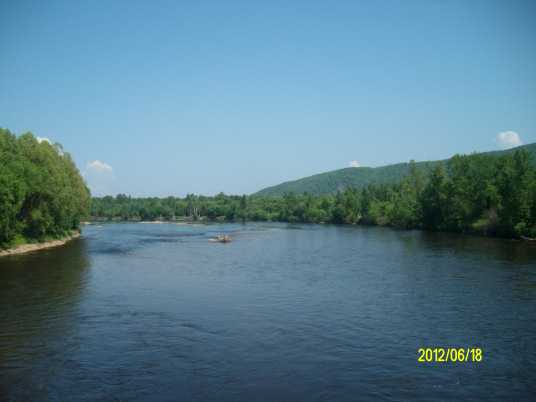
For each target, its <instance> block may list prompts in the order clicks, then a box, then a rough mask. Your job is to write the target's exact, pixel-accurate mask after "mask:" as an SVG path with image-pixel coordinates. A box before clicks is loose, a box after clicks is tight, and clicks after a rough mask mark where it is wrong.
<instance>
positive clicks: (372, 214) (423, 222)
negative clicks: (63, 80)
mask: <svg viewBox="0 0 536 402" xmlns="http://www.w3.org/2000/svg"><path fill="white" fill-rule="evenodd" d="M532 156H533V155H532V154H531V153H530V152H527V151H526V150H523V149H521V150H516V151H515V153H514V154H513V155H512V154H502V155H501V156H500V157H496V156H493V155H486V154H479V153H474V154H471V155H456V156H454V157H452V158H451V159H449V160H448V161H446V162H439V163H434V164H428V165H427V167H426V168H424V169H423V168H422V167H421V165H419V164H417V163H415V162H414V161H411V162H410V163H409V170H408V172H409V173H407V174H405V175H404V176H403V178H402V180H400V181H397V182H395V183H394V184H390V183H384V184H380V185H378V184H374V183H372V184H370V185H368V186H367V187H365V188H363V189H357V188H355V187H349V188H347V189H346V190H345V191H344V192H339V193H338V194H337V195H336V196H332V195H330V194H324V195H313V194H310V193H307V192H304V193H303V194H297V193H296V192H295V191H293V190H290V191H288V192H287V193H285V194H284V196H282V197H281V196H266V197H259V196H255V195H251V196H247V195H242V196H238V195H232V196H229V195H225V194H224V193H220V194H218V195H216V196H215V197H205V196H197V195H194V194H188V195H187V196H186V197H185V198H176V197H172V196H170V197H167V198H163V199H162V198H131V197H127V196H126V195H123V194H120V195H117V196H116V197H115V198H114V197H111V196H107V197H101V198H93V203H92V207H91V218H93V219H107V220H108V219H109V220H156V219H159V220H166V219H192V220H203V219H207V220H230V221H235V220H251V221H284V222H311V223H315V222H331V223H351V224H367V225H384V226H392V227H396V228H421V229H429V230H444V231H454V232H466V233H479V234H486V235H493V236H501V237H509V238H520V237H522V238H532V237H535V236H536V169H535V167H534V164H533V163H532Z"/></svg>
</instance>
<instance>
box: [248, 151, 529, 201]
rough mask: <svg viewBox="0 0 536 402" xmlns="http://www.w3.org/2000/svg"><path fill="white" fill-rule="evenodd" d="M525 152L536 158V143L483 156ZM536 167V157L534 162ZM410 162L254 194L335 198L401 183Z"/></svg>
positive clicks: (311, 178)
mask: <svg viewBox="0 0 536 402" xmlns="http://www.w3.org/2000/svg"><path fill="white" fill-rule="evenodd" d="M521 150H525V151H528V152H529V153H531V154H533V155H536V143H532V144H527V145H522V146H519V147H516V148H510V149H506V150H503V151H491V152H485V153H484V155H487V156H494V157H496V158H500V157H501V156H503V155H507V154H511V155H513V154H514V153H515V152H516V151H521ZM441 162H443V164H445V165H446V164H447V163H448V160H443V161H434V162H416V163H417V165H418V166H419V167H420V168H421V169H426V168H427V165H428V164H431V165H435V164H437V163H441ZM532 162H533V165H534V166H536V158H535V159H534V160H533V161H532ZM409 168H410V165H409V163H398V164H395V165H387V166H380V167H376V168H371V167H358V168H356V167H350V168H344V169H338V170H334V171H331V172H326V173H320V174H316V175H314V176H309V177H304V178H303V179H299V180H293V181H288V182H285V183H281V184H278V185H275V186H271V187H267V188H264V189H262V190H260V191H258V192H256V193H255V195H256V196H259V197H267V196H280V197H282V196H284V195H285V193H288V192H290V191H294V192H295V193H296V194H302V193H304V192H305V191H307V192H308V193H309V194H314V195H323V194H331V195H333V196H336V195H337V194H338V193H339V192H344V191H346V189H347V188H350V187H352V188H353V189H354V190H355V189H358V190H362V189H364V188H366V187H368V186H369V185H370V184H376V185H382V184H391V185H393V184H394V183H396V182H399V181H401V180H402V179H403V177H404V175H406V174H409V173H410V171H409Z"/></svg>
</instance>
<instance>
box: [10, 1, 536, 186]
mask: <svg viewBox="0 0 536 402" xmlns="http://www.w3.org/2000/svg"><path fill="white" fill-rule="evenodd" d="M0 55H2V63H0V127H2V128H8V129H9V130H11V132H13V133H16V134H22V133H25V132H27V131H31V132H32V133H33V134H34V135H35V136H39V137H42V138H48V139H50V141H52V142H56V141H57V142H60V143H61V144H62V145H63V147H64V149H65V150H66V151H68V152H70V153H71V155H72V157H73V159H74V161H75V162H76V164H77V166H78V168H79V170H80V171H81V172H82V173H83V175H84V177H85V178H86V180H87V182H88V185H89V186H90V188H91V190H92V194H93V195H95V196H102V195H106V194H110V195H114V196H115V195H116V194H118V193H125V194H127V195H132V196H141V197H145V196H158V197H165V196H168V195H174V196H179V197H184V196H185V195H186V194H187V193H195V194H203V195H215V194H217V193H219V192H220V191H223V192H225V193H226V194H251V193H253V192H255V191H258V190H260V189H262V188H264V187H267V186H271V185H275V184H279V183H281V182H284V181H289V180H295V179H299V178H302V177H306V176H310V175H313V174H317V173H323V172H326V171H331V170H335V169H340V168H344V167H348V166H349V165H350V164H351V165H354V166H356V165H360V166H372V167H375V166H382V165H387V164H393V163H399V162H408V161H409V160H411V159H415V160H417V161H422V160H436V159H445V158H449V157H450V156H452V155H454V154H456V153H471V152H474V151H490V150H496V149H501V148H503V147H506V146H508V145H510V146H511V145H515V144H521V143H523V144H527V143H531V142H535V141H536V2H534V1H515V0H514V1H510V0H509V1H502V0H501V1H493V0H486V1H477V0H472V1H456V0H453V1H447V0H444V1H439V0H429V1H414V0H406V1H398V0H397V1H382V0H379V1H290V2H287V1H284V2H279V1H260V0H259V1H191V2H190V1H163V0H157V1H154V0H151V1H136V0H133V1H119V0H114V1H99V0H96V1H76V0H75V1H25V0H17V1H8V0H0ZM501 138H502V140H501ZM504 141H506V144H503V142H504Z"/></svg>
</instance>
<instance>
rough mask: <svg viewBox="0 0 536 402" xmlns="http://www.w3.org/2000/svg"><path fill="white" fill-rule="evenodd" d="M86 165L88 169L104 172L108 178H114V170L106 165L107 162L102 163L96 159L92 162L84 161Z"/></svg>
mask: <svg viewBox="0 0 536 402" xmlns="http://www.w3.org/2000/svg"><path fill="white" fill-rule="evenodd" d="M86 167H87V168H88V169H90V171H93V172H98V173H102V174H105V175H106V176H108V177H109V178H110V179H113V178H114V172H113V169H112V167H111V166H110V165H108V164H107V163H102V162H101V161H100V160H98V159H97V160H95V161H93V162H88V163H86Z"/></svg>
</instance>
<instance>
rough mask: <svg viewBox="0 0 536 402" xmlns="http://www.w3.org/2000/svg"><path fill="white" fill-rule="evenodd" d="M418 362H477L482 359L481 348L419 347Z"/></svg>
mask: <svg viewBox="0 0 536 402" xmlns="http://www.w3.org/2000/svg"><path fill="white" fill-rule="evenodd" d="M419 353H420V357H419V361H420V362H431V361H435V362H448V361H451V362H456V361H458V362H468V361H473V362H479V361H481V360H482V350H481V349H446V350H445V349H419Z"/></svg>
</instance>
